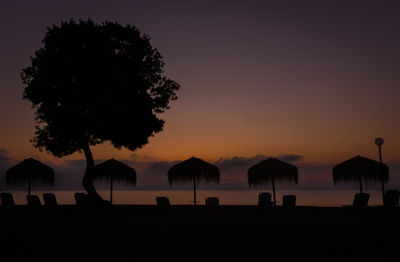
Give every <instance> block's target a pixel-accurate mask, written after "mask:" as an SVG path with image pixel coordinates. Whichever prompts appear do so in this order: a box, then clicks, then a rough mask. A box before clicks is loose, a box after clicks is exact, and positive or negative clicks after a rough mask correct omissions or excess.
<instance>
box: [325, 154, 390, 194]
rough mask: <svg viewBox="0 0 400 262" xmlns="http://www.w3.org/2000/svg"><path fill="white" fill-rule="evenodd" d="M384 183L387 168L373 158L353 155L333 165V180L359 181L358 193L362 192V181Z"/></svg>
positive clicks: (341, 181) (344, 181) (387, 178)
mask: <svg viewBox="0 0 400 262" xmlns="http://www.w3.org/2000/svg"><path fill="white" fill-rule="evenodd" d="M381 180H382V181H384V182H385V183H386V182H387V181H389V168H388V167H387V166H386V165H385V164H381V163H379V162H377V161H375V160H372V159H369V158H366V157H362V156H355V157H353V158H350V159H349V160H346V161H344V162H342V163H340V164H337V165H336V166H334V167H333V182H334V183H335V185H336V184H340V183H351V182H353V183H359V185H360V193H362V192H363V187H362V183H363V182H364V183H377V182H379V181H381Z"/></svg>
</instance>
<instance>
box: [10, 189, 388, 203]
mask: <svg viewBox="0 0 400 262" xmlns="http://www.w3.org/2000/svg"><path fill="white" fill-rule="evenodd" d="M9 192H11V193H12V194H13V196H14V201H15V202H16V204H20V205H25V204H26V191H9ZM43 192H44V191H33V192H32V194H36V195H39V197H40V199H41V200H42V202H43V198H42V193H43ZM45 192H52V193H55V195H56V198H57V201H58V203H59V204H75V200H74V193H75V192H78V191H51V190H47V191H45ZM82 192H83V191H82ZM98 192H99V193H100V195H101V196H102V197H103V198H104V199H109V191H106V190H99V191H98ZM260 192H270V193H272V192H271V191H268V190H265V191H256V190H237V191H229V190H219V191H214V190H199V191H197V201H198V204H200V205H201V204H204V203H205V199H206V198H207V197H218V198H219V201H220V204H221V205H256V204H257V200H258V194H259V193H260ZM355 193H357V191H354V190H291V191H277V192H276V197H277V204H278V205H281V203H282V196H283V195H289V194H294V195H296V204H297V205H301V206H343V205H351V204H352V202H353V198H354V194H355ZM366 193H369V194H370V200H369V205H370V206H374V205H382V195H381V191H367V192H366ZM158 196H166V197H168V198H169V199H170V202H171V204H172V205H190V204H193V191H190V190H175V191H173V190H159V191H152V190H116V191H114V192H113V203H114V204H139V205H148V204H155V203H156V201H155V199H156V197H158Z"/></svg>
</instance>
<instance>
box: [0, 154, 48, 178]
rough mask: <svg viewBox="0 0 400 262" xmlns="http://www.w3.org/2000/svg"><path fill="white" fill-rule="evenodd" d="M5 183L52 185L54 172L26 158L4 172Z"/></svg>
mask: <svg viewBox="0 0 400 262" xmlns="http://www.w3.org/2000/svg"><path fill="white" fill-rule="evenodd" d="M6 182H7V185H10V184H25V183H29V182H32V183H35V182H36V183H39V182H40V183H43V184H50V185H53V184H54V170H53V169H52V168H51V167H49V166H48V165H45V164H43V163H42V162H40V161H38V160H35V159H33V158H28V159H25V160H24V161H22V162H21V163H19V164H17V165H15V166H13V167H10V168H9V169H8V170H7V171H6Z"/></svg>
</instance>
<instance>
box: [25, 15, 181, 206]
mask: <svg viewBox="0 0 400 262" xmlns="http://www.w3.org/2000/svg"><path fill="white" fill-rule="evenodd" d="M42 42H43V47H42V48H40V49H39V50H37V51H36V52H35V55H34V56H33V57H31V65H30V66H29V67H27V68H25V69H23V70H22V74H21V77H22V80H23V83H24V84H25V91H24V95H23V97H24V99H27V100H29V101H31V102H32V107H33V108H34V109H35V119H36V121H37V125H36V132H35V136H34V138H33V139H32V142H33V144H34V145H35V147H37V148H39V149H40V150H42V149H45V150H46V151H48V152H49V153H51V154H53V155H55V156H57V157H62V156H66V155H69V154H72V153H74V152H77V151H79V152H82V151H83V152H84V155H85V157H86V163H87V168H86V172H85V175H84V176H83V180H82V183H83V187H84V188H85V190H86V191H87V193H88V195H89V198H90V199H91V201H93V202H96V203H97V202H101V201H102V198H101V197H100V195H99V194H98V193H97V192H96V189H95V188H94V186H93V182H92V172H93V168H94V160H93V156H92V152H91V149H90V146H94V145H96V144H100V143H103V142H105V141H110V142H111V144H112V145H113V146H114V147H116V148H117V149H120V148H121V147H126V148H128V149H129V150H135V149H137V148H141V147H142V146H143V145H145V144H147V143H148V139H149V137H151V136H153V135H154V134H155V133H158V132H160V131H161V130H162V128H163V125H164V121H163V120H162V119H160V118H158V117H157V115H156V114H158V113H162V112H164V111H165V110H166V109H168V108H169V107H168V105H169V102H170V101H171V100H175V99H177V96H176V93H175V92H176V91H177V90H178V89H179V85H178V84H177V83H176V82H174V81H172V80H170V79H168V78H167V77H165V76H164V75H163V73H164V71H163V66H164V62H163V59H162V56H161V55H160V53H159V51H158V50H157V49H156V48H153V47H152V46H151V44H150V38H149V37H148V36H147V35H144V34H141V33H140V32H139V30H138V29H137V28H135V27H134V26H132V25H127V26H122V25H120V24H118V23H114V22H108V21H106V22H103V23H101V24H97V23H94V22H93V21H92V20H90V19H89V20H87V21H83V20H80V21H79V22H75V21H74V20H70V21H69V22H62V23H61V25H60V26H55V25H53V27H51V28H48V29H47V33H46V35H45V36H44V38H43V40H42Z"/></svg>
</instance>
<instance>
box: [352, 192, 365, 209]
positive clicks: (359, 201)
mask: <svg viewBox="0 0 400 262" xmlns="http://www.w3.org/2000/svg"><path fill="white" fill-rule="evenodd" d="M368 200H369V194H368V193H357V194H355V196H354V200H353V207H366V206H367V205H368Z"/></svg>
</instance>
